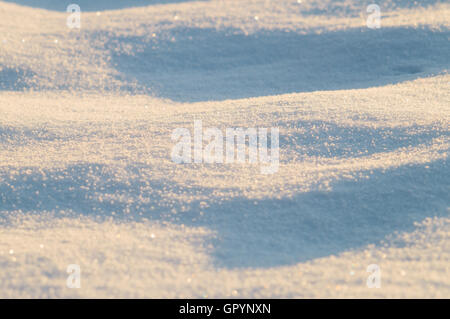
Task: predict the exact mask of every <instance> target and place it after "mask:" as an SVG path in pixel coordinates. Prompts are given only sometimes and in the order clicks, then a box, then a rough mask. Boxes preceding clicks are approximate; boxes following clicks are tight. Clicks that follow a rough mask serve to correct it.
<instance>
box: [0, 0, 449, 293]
mask: <svg viewBox="0 0 450 319" xmlns="http://www.w3.org/2000/svg"><path fill="white" fill-rule="evenodd" d="M371 2H372V1H357V0H342V1H332V0H322V1H318V0H303V1H296V0H284V1H280V0H278V1H275V0H274V1H268V0H246V1H243V0H227V1H221V0H211V1H182V0H178V1H175V0H173V1H162V0H159V1H156V0H154V1H150V0H149V1H143V0H142V1H138V0H127V1H120V2H119V1H97V2H94V1H84V0H78V3H79V4H80V6H81V9H82V15H81V18H82V19H81V24H82V25H81V29H80V30H78V29H69V28H68V27H67V26H66V18H67V16H68V14H67V13H66V12H64V11H65V4H64V5H62V3H64V1H56V0H55V1H50V0H48V1H37V0H36V1H33V0H17V1H12V0H11V1H0V17H1V18H0V115H1V116H0V298H7V297H9V298H18V297H26V298H54V297H57V298H63V297H75V298H76V297H82V298H86V297H93V298H100V297H106V298H110V297H124V298H131V297H137V298H142V297H205V298H210V297H219V298H220V297H251V298H254V297H288V298H291V297H295V298H304V297H315V298H317V297H322V298H324V297H326V298H327V297H345V298H347V297H397V298H398V297H424V298H433V297H445V298H449V297H450V215H449V212H450V197H449V193H450V183H449V181H450V170H449V162H448V157H447V156H448V150H449V144H450V140H449V135H450V130H449V119H450V90H449V81H450V75H448V69H449V65H450V59H449V57H450V42H449V39H450V38H449V37H450V31H449V28H450V5H449V4H448V2H446V1H431V0H427V1H406V0H404V1H403V0H392V1H379V5H380V7H381V10H382V28H381V29H378V30H371V29H368V28H367V27H366V18H367V13H366V7H367V5H368V4H369V3H371ZM97 11H98V12H97ZM198 119H201V120H202V121H203V126H204V127H218V128H220V129H221V130H224V129H225V128H227V127H267V128H270V127H278V128H279V129H280V168H279V171H278V172H277V173H276V174H273V175H262V174H260V170H259V166H258V165H253V164H228V165H220V164H175V163H173V162H172V160H171V158H170V152H171V148H172V146H173V144H174V142H172V141H171V133H172V131H173V130H174V129H175V128H179V127H185V128H189V129H192V128H193V123H194V120H198ZM69 264H78V265H80V267H81V272H82V274H81V288H80V289H69V288H67V287H66V279H67V276H68V274H67V272H66V268H67V266H68V265H69ZM370 264H377V265H379V266H380V269H381V274H382V277H381V283H382V286H381V288H379V289H377V288H368V287H367V286H366V279H367V277H368V276H369V275H370V273H368V272H366V269H367V266H369V265H370Z"/></svg>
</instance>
